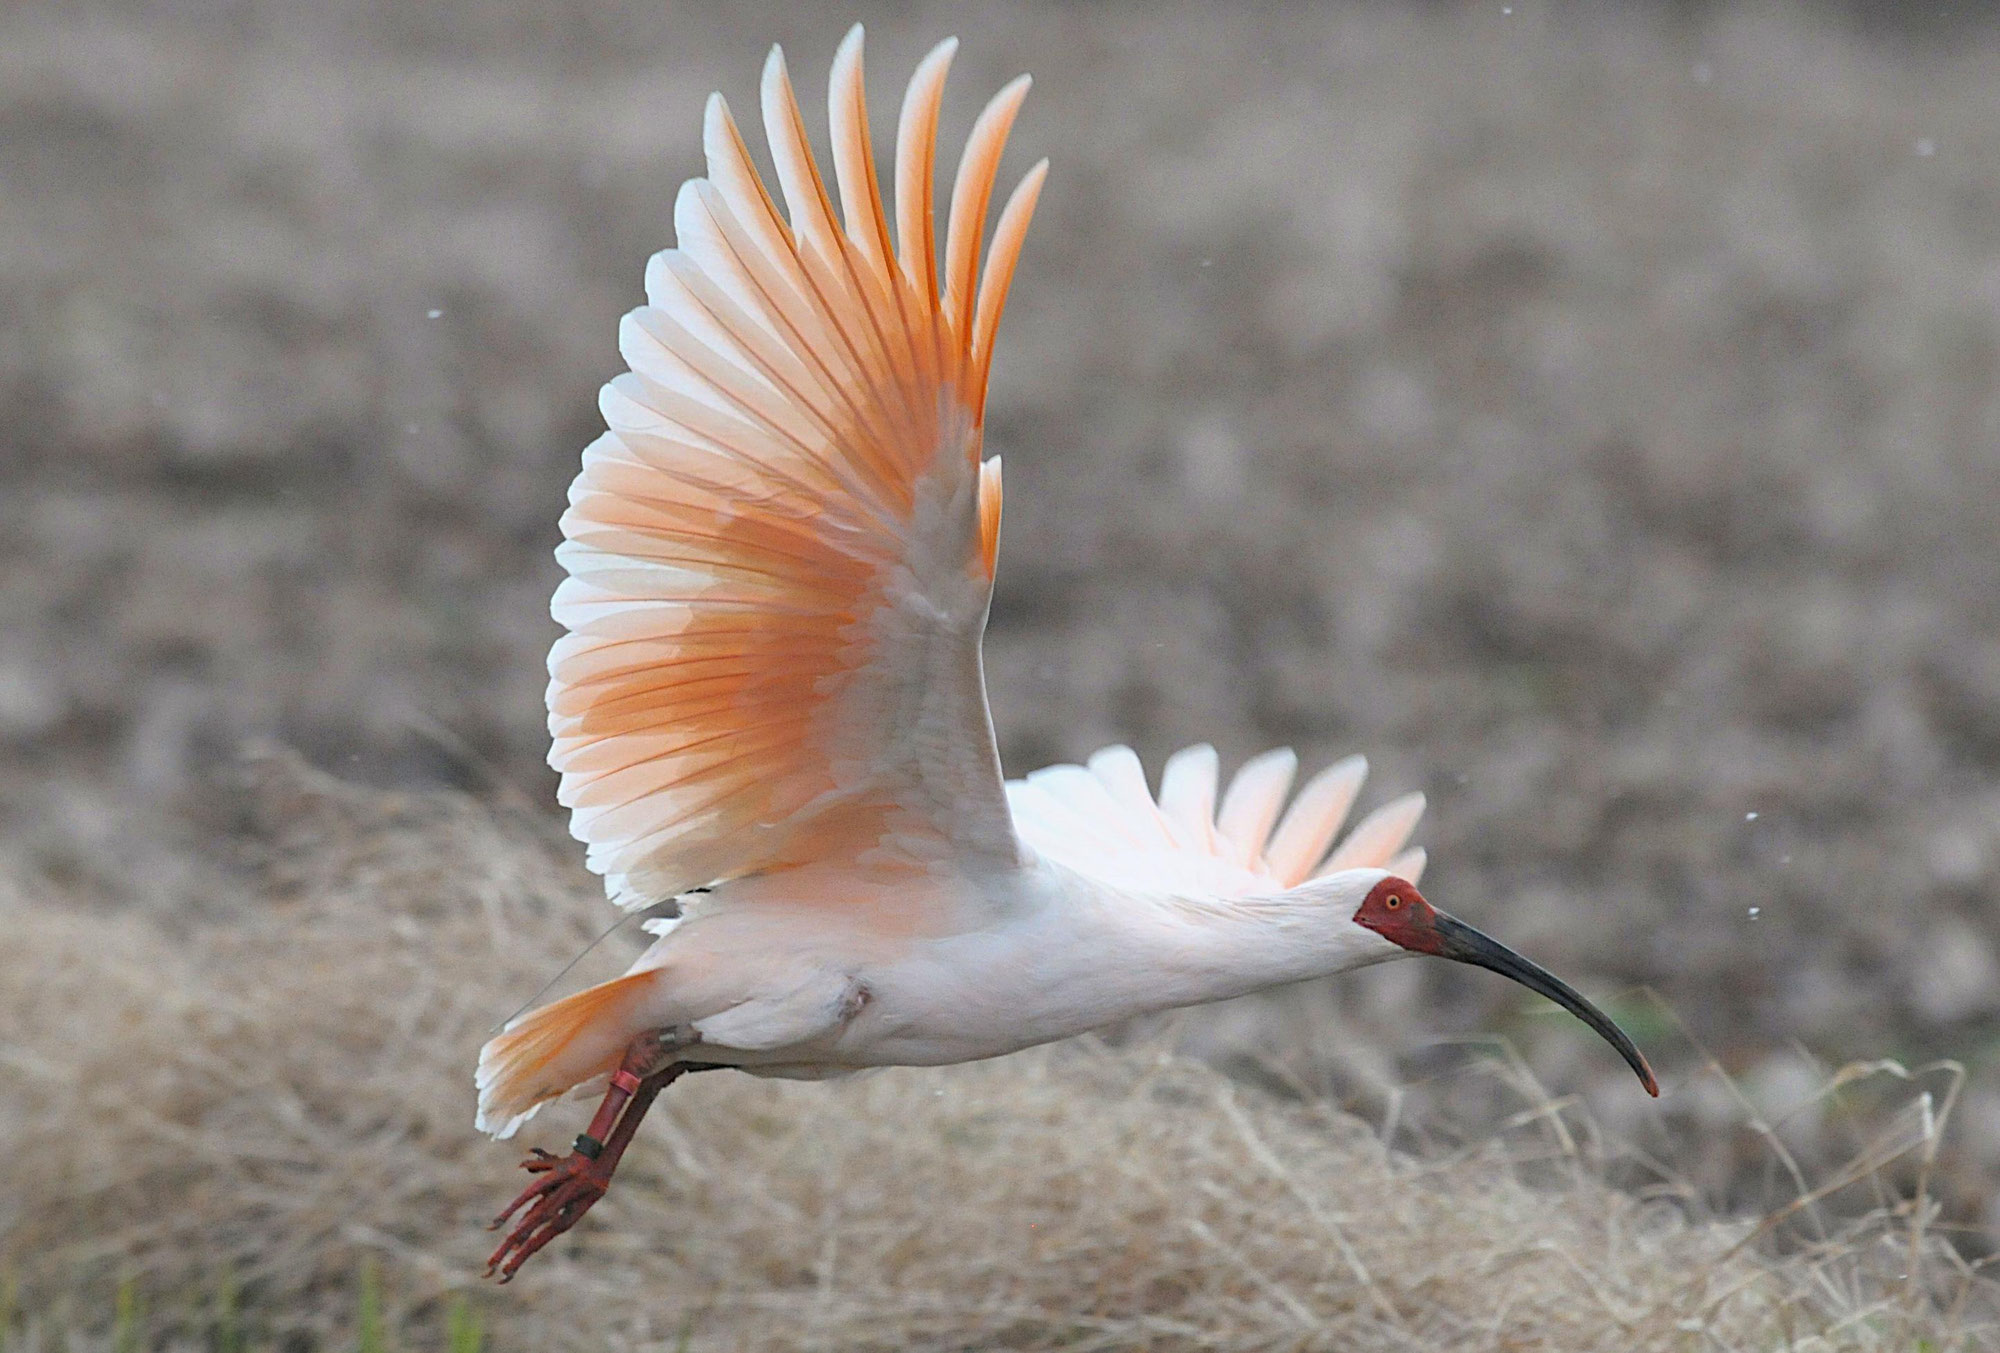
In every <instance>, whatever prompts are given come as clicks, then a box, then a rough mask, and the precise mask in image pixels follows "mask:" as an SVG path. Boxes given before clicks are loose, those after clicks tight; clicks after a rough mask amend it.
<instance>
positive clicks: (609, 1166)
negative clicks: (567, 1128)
mask: <svg viewBox="0 0 2000 1353" xmlns="http://www.w3.org/2000/svg"><path fill="white" fill-rule="evenodd" d="M659 1058H660V1042H659V1040H658V1039H657V1038H656V1037H654V1036H653V1035H650V1034H648V1035H642V1036H641V1037H640V1038H638V1039H635V1040H633V1044H632V1047H631V1048H630V1049H628V1050H627V1052H626V1054H625V1060H624V1062H623V1063H622V1064H621V1065H620V1066H619V1068H618V1070H617V1071H616V1072H614V1073H613V1074H612V1077H611V1088H610V1089H608V1090H606V1091H605V1092H604V1101H603V1103H601V1104H599V1105H598V1106H597V1113H596V1115H595V1116H593V1117H592V1118H591V1120H590V1127H589V1128H588V1129H587V1130H586V1131H585V1132H584V1133H583V1134H582V1135H581V1136H579V1137H578V1138H577V1139H576V1149H575V1150H573V1151H571V1152H570V1153H569V1154H568V1155H567V1156H563V1157H560V1158H558V1157H556V1156H553V1155H551V1154H549V1153H548V1152H547V1151H544V1150H542V1149H541V1148H540V1147H537V1148H535V1150H534V1153H533V1154H532V1155H530V1156H529V1157H528V1159H526V1160H524V1161H522V1162H521V1168H522V1169H524V1170H526V1171H528V1172H529V1173H530V1174H534V1175H540V1176H542V1177H541V1178H539V1179H537V1180H535V1182H533V1183H531V1184H529V1185H528V1187H527V1188H525V1189H523V1190H522V1191H521V1193H520V1196H519V1197H517V1198H515V1199H514V1201H513V1202H511V1203H509V1204H507V1208H506V1210H505V1211H504V1212H502V1213H501V1214H500V1215H499V1216H497V1217H495V1218H494V1219H493V1226H492V1228H491V1229H493V1230H498V1229H499V1228H500V1227H501V1226H502V1225H504V1224H505V1223H506V1221H507V1219H508V1218H509V1217H511V1216H513V1215H514V1214H515V1213H516V1212H518V1211H519V1210H520V1209H521V1208H522V1207H524V1206H527V1207H528V1211H527V1214H526V1215H525V1216H523V1217H522V1218H521V1219H520V1221H518V1222H516V1223H515V1224H514V1229H513V1230H511V1231H509V1232H508V1233H507V1238H506V1239H505V1240H503V1241H501V1242H500V1248H499V1249H497V1250H495V1251H493V1256H492V1258H490V1259H488V1260H487V1261H486V1276H487V1277H489V1278H490V1277H492V1276H493V1275H494V1273H495V1272H498V1273H499V1275H500V1281H501V1282H503V1283H504V1282H507V1281H508V1280H509V1279H511V1278H512V1277H513V1276H514V1274H515V1273H516V1272H518V1271H519V1269H520V1267H521V1265H522V1264H524V1263H526V1262H527V1260H528V1257H529V1256H530V1255H532V1254H534V1253H535V1252H536V1251H537V1250H539V1249H541V1248H542V1247H543V1246H544V1245H546V1244H548V1243H549V1242H550V1241H551V1240H554V1239H555V1238H556V1237H557V1236H559V1235H561V1234H562V1233H563V1232H565V1231H567V1230H569V1228H570V1227H572V1226H574V1225H576V1222H577V1219H578V1218H579V1217H581V1216H582V1215H583V1214H584V1213H586V1212H588V1211H589V1210H590V1209H591V1206H592V1205H593V1204H595V1203H596V1202H597V1200H598V1199H599V1198H602V1197H603V1196H604V1193H605V1190H606V1189H608V1188H610V1186H611V1173H612V1171H614V1170H616V1169H617V1168H618V1160H619V1158H620V1157H621V1156H623V1155H624V1154H625V1148H626V1147H627V1146H629V1145H631V1143H632V1137H633V1135H634V1134H635V1133H637V1132H638V1130H639V1121H640V1120H641V1119H643V1118H644V1117H645V1116H646V1110H647V1109H649V1108H651V1107H652V1106H653V1101H654V1100H655V1099H657V1098H658V1097H659V1094H660V1091H662V1090H664V1089H666V1088H667V1086H669V1085H671V1084H673V1082H674V1081H676V1080H678V1079H680V1077H681V1076H683V1075H684V1074H686V1073H687V1072H689V1071H696V1070H705V1069H706V1068H705V1067H703V1066H697V1065H693V1064H689V1063H686V1062H682V1063H677V1064H675V1065H672V1066H667V1067H661V1068H658V1069H656V1070H650V1071H648V1070H644V1069H643V1068H646V1067H648V1066H652V1065H656V1064H657V1063H658V1061H659ZM531 1203H532V1206H529V1204H531Z"/></svg>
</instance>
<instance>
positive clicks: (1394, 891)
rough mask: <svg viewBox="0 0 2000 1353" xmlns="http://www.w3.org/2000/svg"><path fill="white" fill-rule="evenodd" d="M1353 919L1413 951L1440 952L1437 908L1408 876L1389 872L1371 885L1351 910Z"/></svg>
mask: <svg viewBox="0 0 2000 1353" xmlns="http://www.w3.org/2000/svg"><path fill="white" fill-rule="evenodd" d="M1354 923H1355V924H1356V925H1362V926H1366V927H1368V929H1370V930H1372V931H1374V932H1375V933H1376V934H1378V935H1380V936H1381V937H1382V938H1383V939H1385V940H1388V941H1389V942H1390V943H1392V944H1400V945H1402V946H1403V947H1404V948H1405V949H1408V950H1410V951H1411V952H1412V953H1418V954H1438V953H1441V952H1442V950H1441V941H1440V940H1439V938H1438V933H1437V912H1436V911H1435V910H1433V909H1432V907H1431V904H1430V903H1428V902H1426V901H1424V895H1423V894H1422V893H1420V892H1418V891H1417V885H1416V884H1414V883H1411V882H1410V881H1409V880H1408V879H1399V878H1397V877H1395V876H1394V875H1391V876H1389V877H1388V878H1385V879H1383V880H1382V881H1381V882H1380V883H1378V884H1376V885H1375V886H1374V887H1373V888H1370V889H1369V890H1368V896H1366V897H1364V898H1362V899H1361V909H1360V910H1359V911H1357V912H1355V913H1354Z"/></svg>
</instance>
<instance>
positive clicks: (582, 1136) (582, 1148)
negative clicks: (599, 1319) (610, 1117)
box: [575, 1132, 604, 1160]
mask: <svg viewBox="0 0 2000 1353" xmlns="http://www.w3.org/2000/svg"><path fill="white" fill-rule="evenodd" d="M575 1151H576V1153H577V1154H578V1155H579V1156H582V1157H583V1158H584V1159H585V1160H596V1159H597V1158H598V1157H599V1156H601V1155H603V1154H604V1143H603V1142H600V1141H598V1140H597V1138H595V1137H593V1136H591V1135H590V1134H589V1133H588V1132H579V1133H577V1134H576V1147H575Z"/></svg>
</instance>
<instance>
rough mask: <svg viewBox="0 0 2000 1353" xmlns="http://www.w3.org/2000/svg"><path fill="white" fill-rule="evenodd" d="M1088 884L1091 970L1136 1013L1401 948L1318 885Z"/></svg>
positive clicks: (1329, 969)
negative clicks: (1099, 964)
mask: <svg viewBox="0 0 2000 1353" xmlns="http://www.w3.org/2000/svg"><path fill="white" fill-rule="evenodd" d="M1088 886H1089V887H1090V888H1091V889H1092V891H1093V893H1094V896H1092V897H1091V898H1090V899H1089V902H1088V904H1087V913H1086V914H1087V916H1088V919H1087V920H1084V924H1085V926H1087V927H1088V928H1089V929H1091V930H1094V931H1095V932H1096V933H1095V934H1094V935H1091V936H1090V937H1089V938H1090V939H1091V940H1095V941H1096V943H1095V944H1093V945H1091V946H1090V947H1092V948H1095V949H1097V951H1098V952H1099V953H1100V954H1101V955H1102V959H1103V963H1104V971H1103V974H1102V976H1101V977H1099V978H1097V979H1094V980H1100V981H1106V982H1111V983H1115V984H1117V985H1119V986H1128V985H1129V986H1130V987H1131V988H1132V992H1131V1000H1132V1003H1133V1004H1134V1005H1135V1006H1136V1007H1138V1009H1137V1010H1135V1013H1138V1012H1140V1011H1143V1010H1167V1009H1173V1008H1175V1007H1178V1006H1184V1005H1200V1004H1205V1003H1207V1002H1209V1001H1221V1000H1228V999H1230V998H1231V997H1235V996H1242V995H1246V994H1248V993H1250V992H1253V991H1260V990H1263V989H1264V988H1266V987H1271V986H1278V985H1280V984H1283V983H1287V982H1300V981H1304V980H1306V979H1307V978H1312V977H1324V976H1328V975H1330V974H1332V973H1337V972H1345V971H1347V970H1349V969H1351V968H1359V967H1366V966H1368V965H1369V964H1372V963H1379V962H1381V961H1383V960H1384V959H1389V958H1396V957H1399V956H1401V955H1402V952H1403V951H1402V950H1400V949H1398V948H1397V947H1396V946H1395V945H1393V944H1391V943H1389V942H1388V941H1387V940H1384V939H1382V938H1381V937H1380V936H1379V935H1376V934H1374V933H1372V932H1370V931H1368V930H1365V929H1363V928H1362V927H1361V926H1358V925H1356V924H1354V921H1353V919H1352V918H1353V913H1354V909H1355V907H1356V906H1358V905H1359V903H1358V900H1357V901H1352V902H1350V901H1349V900H1348V899H1346V898H1345V896H1344V895H1342V894H1339V893H1337V892H1331V893H1330V892H1329V891H1328V890H1327V889H1325V888H1324V887H1318V888H1315V887H1311V886H1309V887H1306V888H1301V889H1298V890H1295V891H1292V892H1287V893H1279V894H1275V895H1271V896H1264V897H1248V898H1230V897H1176V896H1169V895H1165V894H1159V893H1148V892H1140V891H1126V890H1120V889H1114V888H1110V887H1106V886H1105V885H1101V884H1094V883H1092V884H1089V885H1088ZM1079 919H1080V920H1082V919H1083V918H1082V917H1080V918H1079Z"/></svg>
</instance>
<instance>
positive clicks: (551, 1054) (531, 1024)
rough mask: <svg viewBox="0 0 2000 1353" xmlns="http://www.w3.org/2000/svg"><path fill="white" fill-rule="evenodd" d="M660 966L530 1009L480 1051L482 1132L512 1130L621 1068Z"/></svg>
mask: <svg viewBox="0 0 2000 1353" xmlns="http://www.w3.org/2000/svg"><path fill="white" fill-rule="evenodd" d="M658 979H659V974H658V973H657V972H635V973H628V974H626V975H625V976H624V977H619V978H615V979H613V980H612V981H609V982H601V983H599V984H598V985H596V986H594V987H586V988H584V989H583V990H582V991H579V992H577V993H576V994H575V995H574V996H565V997H563V998H562V999H561V1000H559V1001H554V1002H551V1003H550V1004H548V1005H545V1006H543V1007H542V1008H541V1009H539V1010H532V1011H530V1012H528V1013H527V1014H525V1015H523V1016H521V1017H520V1018H519V1019H517V1020H515V1021H514V1022H513V1023H512V1024H509V1025H508V1026H507V1027H506V1029H505V1030H503V1031H502V1032H501V1033H499V1034H497V1035H495V1036H494V1037H493V1038H492V1039H491V1040H489V1041H488V1042H487V1044H486V1046H485V1047H483V1048H481V1049H480V1050H479V1071H478V1074H477V1075H476V1076H475V1077H474V1083H475V1084H476V1085H477V1086H478V1087H479V1117H478V1118H477V1120H476V1122H477V1125H478V1127H479V1130H480V1131H481V1132H490V1133H492V1134H493V1135H494V1136H496V1137H511V1136H513V1135H514V1131H515V1129H516V1128H518V1127H520V1126H521V1124H522V1123H524V1122H526V1121H527V1120H528V1119H529V1118H530V1117H532V1116H533V1114H534V1112H535V1110H536V1109H538V1108H540V1107H541V1106H542V1105H543V1104H545V1103H547V1102H548V1101H549V1100H551V1099H554V1098H556V1097H557V1096H558V1095H561V1094H563V1093H564V1092H566V1091H568V1090H570V1089H571V1088H573V1087H575V1086H578V1085H581V1084H583V1082H585V1081H587V1080H589V1079H591V1078H592V1077H593V1076H605V1075H609V1074H610V1073H611V1072H613V1071H615V1070H617V1069H618V1061H619V1058H621V1057H622V1056H623V1055H624V1052H625V1047H626V1045H627V1044H628V1043H630V1042H631V1041H632V1039H633V1038H634V1037H635V1036H636V1035H638V1034H639V1033H641V1032H643V1030H644V1021H643V1019H642V1017H641V1015H640V1007H641V1006H642V1005H643V1004H644V1003H645V1000H646V998H647V997H648V996H649V995H650V994H651V992H652V986H653V983H654V982H656V981H657V980H658Z"/></svg>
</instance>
